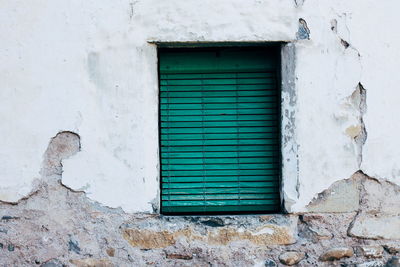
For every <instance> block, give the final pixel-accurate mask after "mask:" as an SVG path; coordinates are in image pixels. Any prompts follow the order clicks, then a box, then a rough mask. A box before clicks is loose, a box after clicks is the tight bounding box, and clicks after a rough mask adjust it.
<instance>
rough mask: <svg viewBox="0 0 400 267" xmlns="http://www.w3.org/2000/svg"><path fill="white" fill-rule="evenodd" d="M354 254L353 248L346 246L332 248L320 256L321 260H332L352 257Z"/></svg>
mask: <svg viewBox="0 0 400 267" xmlns="http://www.w3.org/2000/svg"><path fill="white" fill-rule="evenodd" d="M353 255H354V252H353V249H352V248H348V247H340V248H332V249H329V250H328V251H327V252H325V253H323V254H322V255H321V257H320V260H321V261H334V260H340V259H342V258H348V257H352V256H353Z"/></svg>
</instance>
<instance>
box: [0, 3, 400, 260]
mask: <svg viewBox="0 0 400 267" xmlns="http://www.w3.org/2000/svg"><path fill="white" fill-rule="evenodd" d="M399 7H400V4H399V3H398V1H396V0H387V1H382V2H377V1H372V0H354V1H345V0H339V1H329V0H274V1H267V0H254V1H253V0H251V1H242V0H219V1H212V0H203V1H196V0H186V1H179V0H168V1H157V0H137V1H130V0H116V1H103V0H101V1H98V0H96V1H94V0H87V1H58V0H57V1H45V0H35V1H31V2H29V4H28V3H26V2H25V1H1V3H0V25H1V27H0V39H1V44H0V81H1V82H0V99H1V100H2V101H1V105H0V121H1V122H2V123H1V125H0V147H1V150H0V218H1V220H0V264H3V265H6V266H8V265H27V266H30V265H32V264H37V265H40V264H44V263H46V262H47V263H49V264H50V263H53V264H55V265H48V266H61V265H62V264H75V265H78V266H101V264H103V266H108V265H117V266H124V265H132V264H133V265H145V264H150V265H159V266H163V265H182V266H186V265H193V264H198V265H199V266H203V265H207V264H211V265H224V264H227V265H233V264H236V265H242V266H247V265H256V266H264V265H265V266H275V265H274V264H275V263H274V262H278V264H280V263H279V262H286V261H285V260H284V259H285V258H290V259H292V260H293V258H297V259H301V261H300V265H302V266H310V265H318V266H324V264H325V265H328V266H329V265H330V264H340V263H343V264H347V265H345V266H353V265H351V264H361V263H362V262H365V261H370V263H368V264H369V265H359V266H383V264H385V262H387V260H388V259H389V258H390V257H392V255H394V254H396V253H398V252H399V250H400V248H399V247H398V244H399V240H400V236H399V232H400V231H399V229H400V210H399V209H398V206H399V205H398V203H399V202H400V191H399V184H400V180H399V179H400V178H399V174H400V163H399V162H400V153H397V147H399V146H400V139H399V138H398V137H397V130H398V129H399V127H400V123H399V120H398V119H397V113H398V110H399V109H398V105H397V104H398V102H399V100H400V99H399V98H400V94H399V93H398V89H397V85H398V84H399V83H400V77H399V76H398V75H396V71H397V70H398V69H400V49H398V42H399V41H400V32H399V31H396V18H397V15H398V14H397V13H398V10H399ZM266 41H279V42H287V43H289V44H288V45H287V46H285V48H284V49H283V55H282V56H283V59H284V60H285V61H284V62H283V69H284V72H283V74H284V77H283V81H282V82H283V88H282V89H283V92H282V101H283V110H282V111H283V112H282V115H283V117H282V122H283V128H282V131H283V132H282V133H283V136H282V141H283V144H282V145H283V148H282V153H283V198H284V204H285V208H286V210H287V211H288V212H289V213H291V215H284V216H272V217H268V216H267V217H263V216H254V217H252V216H249V217H210V218H197V217H191V218H170V217H162V216H159V215H157V208H158V205H159V203H158V199H159V196H158V194H159V192H158V189H159V160H158V106H157V103H158V81H157V50H156V45H155V44H154V43H156V42H211V43H212V42H266ZM298 213H301V214H303V215H301V216H300V217H299V215H298ZM296 214H297V215H296ZM19 233H24V234H23V235H20V234H19ZM335 248H337V249H336V250H335ZM384 248H385V250H384ZM330 249H333V251H330ZM49 251H50V252H49ZM288 251H289V252H290V253H289V254H287V253H286V252H288ZM293 251H295V253H294V252H293ZM292 252H293V253H292ZM325 253H326V254H325ZM281 254H282V255H281ZM34 255H35V256H34ZM279 255H281V256H279ZM279 257H281V258H282V259H280V258H279ZM343 257H344V258H343ZM371 258H376V260H372V259H371ZM83 259H86V260H83ZM268 259H269V260H268ZM335 259H338V260H339V261H334V262H333V263H326V262H331V261H332V260H335ZM295 261H296V262H297V260H295ZM396 261H398V259H396V258H394V259H392V260H391V261H389V263H388V264H392V265H388V266H398V265H393V264H396V263H395V262H396ZM286 263H289V262H286ZM57 264H59V265H57ZM268 264H270V265H268Z"/></svg>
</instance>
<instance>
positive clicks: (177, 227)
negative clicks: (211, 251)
mask: <svg viewBox="0 0 400 267" xmlns="http://www.w3.org/2000/svg"><path fill="white" fill-rule="evenodd" d="M222 218H223V220H224V223H223V225H225V227H210V228H208V229H207V230H206V232H204V230H205V229H204V228H199V227H198V226H197V225H196V224H195V225H192V226H189V225H187V224H186V223H184V221H183V220H182V218H179V217H178V218H169V219H168V220H161V221H160V220H148V221H146V225H143V224H139V225H135V226H124V228H125V227H126V228H125V229H123V230H122V231H123V236H124V238H125V239H126V240H127V241H128V242H129V243H130V244H131V245H132V246H134V247H139V248H142V249H155V248H165V247H167V246H172V245H175V243H176V242H177V241H178V240H182V239H184V240H185V241H186V242H193V241H199V242H204V243H206V244H210V245H228V244H230V243H232V242H235V241H239V240H247V241H249V242H251V243H253V244H255V245H258V246H269V245H289V244H293V243H295V242H296V238H297V229H296V227H297V220H296V219H295V218H294V217H293V218H290V217H289V218H284V217H281V218H279V217H276V218H274V219H275V220H277V219H278V221H279V222H263V223H261V222H260V221H258V220H257V218H254V219H251V218H247V219H244V220H240V218H239V217H238V218H235V217H226V218H224V217H222ZM202 220H203V221H202V222H201V223H202V224H203V225H204V222H205V221H207V222H208V221H209V220H204V218H202ZM261 220H262V219H261ZM206 225H207V224H206ZM196 226H197V227H196ZM162 228H167V229H171V230H162V231H160V229H162ZM155 229H157V230H155Z"/></svg>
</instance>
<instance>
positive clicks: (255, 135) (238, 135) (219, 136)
mask: <svg viewBox="0 0 400 267" xmlns="http://www.w3.org/2000/svg"><path fill="white" fill-rule="evenodd" d="M273 137H275V136H274V135H271V133H215V134H212V133H205V134H203V133H199V134H193V133H192V134H161V135H160V139H161V140H170V141H173V140H199V139H201V140H202V139H211V140H212V139H260V138H261V139H262V138H273Z"/></svg>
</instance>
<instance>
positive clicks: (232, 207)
mask: <svg viewBox="0 0 400 267" xmlns="http://www.w3.org/2000/svg"><path fill="white" fill-rule="evenodd" d="M279 55H280V48H279V47H277V46H269V47H238V48H230V47H222V48H182V49H177V48H174V49H173V48H160V49H159V77H160V161H161V213H163V214H238V213H272V212H279V211H280V206H281V205H280V203H281V201H280V195H279V192H280V173H281V170H280V168H281V164H280V159H281V153H280V90H279V88H280V86H279V84H280V78H279V70H280V56H279Z"/></svg>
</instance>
